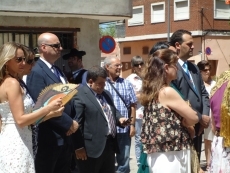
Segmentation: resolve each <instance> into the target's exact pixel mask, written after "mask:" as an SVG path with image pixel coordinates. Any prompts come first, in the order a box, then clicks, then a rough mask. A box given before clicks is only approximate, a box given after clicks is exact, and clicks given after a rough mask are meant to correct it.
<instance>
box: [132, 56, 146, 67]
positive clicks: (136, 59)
mask: <svg viewBox="0 0 230 173" xmlns="http://www.w3.org/2000/svg"><path fill="white" fill-rule="evenodd" d="M139 63H144V60H143V58H142V57H141V56H138V55H137V56H134V57H133V58H132V59H131V67H133V66H134V65H135V64H139Z"/></svg>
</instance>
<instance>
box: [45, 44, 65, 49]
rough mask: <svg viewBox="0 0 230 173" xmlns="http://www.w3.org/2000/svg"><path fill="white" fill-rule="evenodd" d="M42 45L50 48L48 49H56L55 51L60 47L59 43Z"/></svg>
mask: <svg viewBox="0 0 230 173" xmlns="http://www.w3.org/2000/svg"><path fill="white" fill-rule="evenodd" d="M44 45H46V46H50V47H54V48H56V49H59V48H60V47H61V43H57V44H45V43H44Z"/></svg>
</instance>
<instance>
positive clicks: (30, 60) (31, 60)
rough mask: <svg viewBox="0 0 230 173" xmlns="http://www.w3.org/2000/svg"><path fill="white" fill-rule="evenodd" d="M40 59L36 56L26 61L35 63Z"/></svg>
mask: <svg viewBox="0 0 230 173" xmlns="http://www.w3.org/2000/svg"><path fill="white" fill-rule="evenodd" d="M38 59H39V57H34V59H27V60H26V63H27V64H29V65H31V64H33V63H35V62H36V61H37V60H38Z"/></svg>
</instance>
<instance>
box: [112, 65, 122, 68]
mask: <svg viewBox="0 0 230 173" xmlns="http://www.w3.org/2000/svg"><path fill="white" fill-rule="evenodd" d="M113 66H115V67H116V68H122V64H115V65H113Z"/></svg>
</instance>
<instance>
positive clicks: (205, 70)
mask: <svg viewBox="0 0 230 173" xmlns="http://www.w3.org/2000/svg"><path fill="white" fill-rule="evenodd" d="M202 71H204V72H207V71H211V69H204V70H202Z"/></svg>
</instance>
